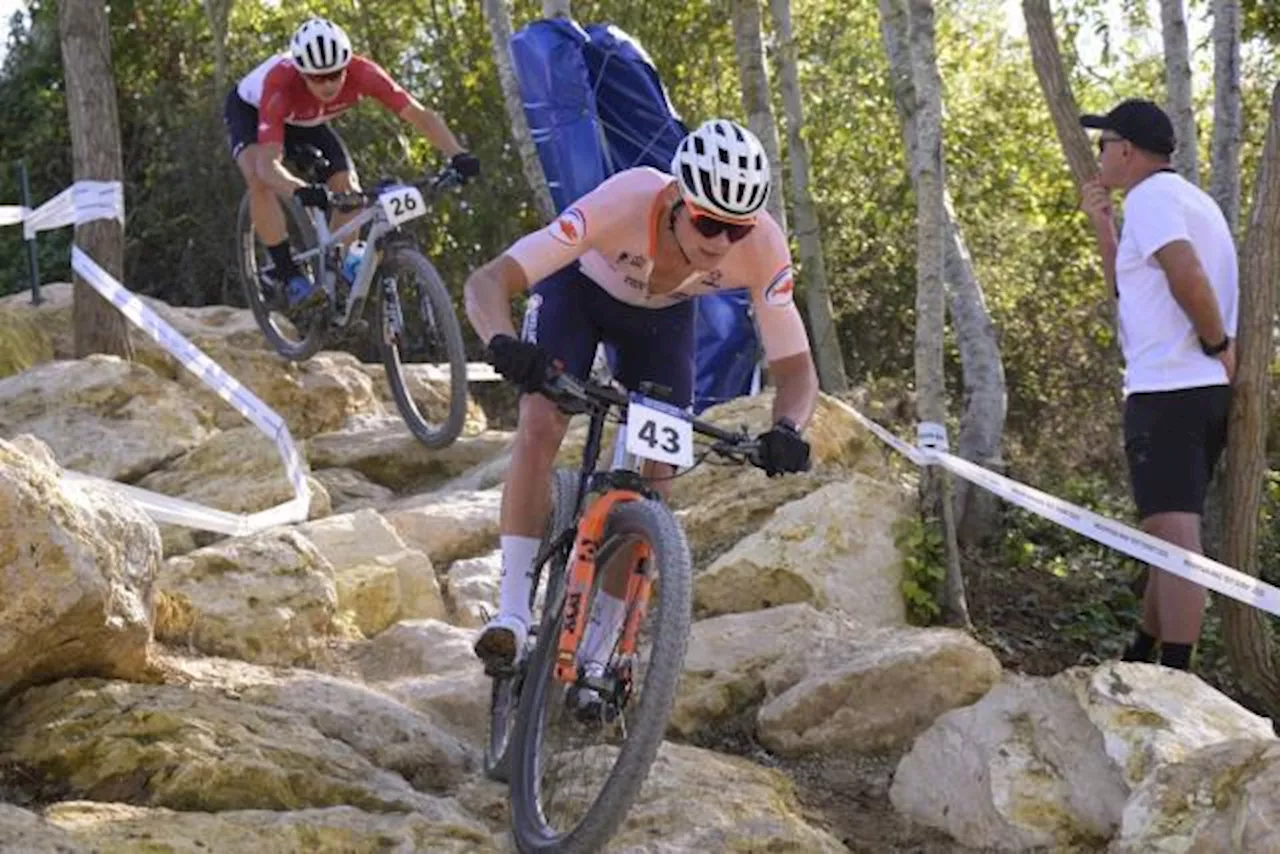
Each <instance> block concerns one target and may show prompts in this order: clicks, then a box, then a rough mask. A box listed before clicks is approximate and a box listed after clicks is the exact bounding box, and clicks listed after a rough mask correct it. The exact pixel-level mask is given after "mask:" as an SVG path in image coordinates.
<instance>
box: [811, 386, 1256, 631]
mask: <svg viewBox="0 0 1280 854" xmlns="http://www.w3.org/2000/svg"><path fill="white" fill-rule="evenodd" d="M832 402H833V403H835V404H836V406H838V407H839V408H840V409H841V410H842V411H844V412H847V413H848V414H849V415H851V416H853V418H854V419H856V420H857V421H858V422H859V423H860V424H862V425H863V426H865V427H866V428H867V429H868V430H870V431H871V432H872V433H874V434H875V435H876V436H877V437H879V438H880V439H881V440H883V441H884V442H885V443H886V444H888V445H890V446H892V447H893V448H894V449H895V450H897V451H899V452H901V453H902V454H903V455H905V456H907V457H909V458H910V459H911V460H912V461H913V462H915V463H916V464H917V465H933V464H937V465H941V466H942V467H943V468H945V469H947V470H948V471H950V472H951V473H952V474H955V475H956V476H958V477H962V478H964V479H965V480H967V481H969V482H971V483H974V484H977V485H978V486H981V487H982V488H983V489H986V490H988V491H990V492H992V493H994V494H996V495H998V496H1000V497H1001V498H1003V499H1004V500H1006V501H1008V502H1010V503H1011V504H1016V505H1018V506H1019V507H1021V508H1023V509H1024V510H1028V511H1030V512H1032V513H1035V514H1036V515H1037V516H1041V517H1043V518H1045V519H1048V520H1049V521H1051V522H1054V523H1056V524H1058V525H1061V526H1062V527H1064V528H1067V529H1069V530H1072V531H1075V532H1076V533H1077V534H1081V535H1083V536H1086V537H1088V538H1089V539H1091V540H1093V541H1095V542H1098V543H1102V544H1103V545H1104V546H1108V547H1110V548H1113V549H1115V550H1116V551H1120V552H1124V553H1125V554H1127V555H1129V556H1130V557H1132V558H1136V559H1137V560H1140V561H1142V562H1143V563H1147V564H1150V565H1152V566H1156V567H1159V568H1160V569H1163V570H1166V571H1168V572H1172V573H1173V574H1174V575H1177V576H1180V577H1181V578H1185V579H1187V580H1188V581H1191V582H1193V583H1195V584H1198V585H1200V586H1201V587H1207V588H1208V589H1210V590H1213V591H1215V592H1217V593H1221V594H1222V595H1224V596H1230V597H1231V598H1232V599H1235V600H1237V601H1240V602H1243V603H1245V604H1246V605H1252V606H1254V607H1255V608H1261V609H1262V610H1264V611H1267V612H1269V613H1271V614H1275V615H1277V616H1280V588H1276V587H1274V586H1272V585H1270V584H1268V583H1267V582H1265V581H1262V580H1260V579H1257V578H1253V577H1252V576H1249V575H1245V574H1244V573H1243V572H1240V571H1239V570H1237V569H1232V568H1231V567H1229V566H1227V565H1226V564H1222V563H1218V562H1217V561H1216V560H1211V559H1210V558H1207V557H1205V556H1204V555H1200V554H1196V553H1195V552H1193V551H1189V550H1187V549H1184V548H1182V547H1181V546H1176V545H1174V544H1173V543H1168V542H1165V541H1164V540H1161V539H1159V538H1157V537H1153V536H1151V535H1150V534H1148V533H1145V532H1143V531H1139V530H1138V529H1136V528H1131V527H1129V526H1128V525H1124V524H1122V523H1120V522H1116V521H1115V520H1113V519H1108V518H1107V517H1105V516H1101V515H1099V514H1097V513H1094V512H1093V511H1092V510H1086V509H1085V508H1083V507H1079V506H1077V505H1075V504H1072V503H1070V502H1069V501H1063V500H1062V499H1061V498H1056V497H1054V496H1052V495H1049V494H1048V493H1046V492H1041V491H1040V490H1038V489H1035V488H1033V487H1030V486H1027V485H1026V484H1024V483H1019V482H1018V481H1016V480H1010V479H1009V478H1007V477H1005V476H1004V475H1000V474H996V473H995V472H993V471H991V470H989V469H985V468H983V467H982V466H979V465H975V464H973V463H971V462H969V461H968V460H963V459H961V458H960V457H956V456H952V455H951V454H949V453H946V452H945V451H935V450H928V451H922V450H921V449H918V448H913V447H911V446H910V445H908V444H907V443H906V442H903V441H902V440H901V439H899V438H898V437H897V436H894V435H893V434H892V433H890V432H889V431H888V430H886V429H884V428H883V427H881V426H880V425H879V424H876V423H875V422H874V421H872V420H870V419H869V418H867V417H866V416H864V415H863V414H862V413H861V412H859V411H858V410H856V409H854V408H853V407H852V406H849V405H848V404H847V403H844V402H843V401H840V400H833V401H832ZM920 426H921V428H924V427H925V425H924V424H921V425H920ZM932 426H933V427H936V426H938V425H932ZM921 432H922V433H923V432H924V430H923V429H922V431H921ZM943 441H944V442H945V432H944V434H943Z"/></svg>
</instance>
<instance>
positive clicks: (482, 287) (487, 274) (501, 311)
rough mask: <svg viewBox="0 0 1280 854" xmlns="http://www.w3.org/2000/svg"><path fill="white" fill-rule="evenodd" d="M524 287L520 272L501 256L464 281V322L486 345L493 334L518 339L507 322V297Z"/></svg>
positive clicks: (527, 282) (509, 307) (511, 262)
mask: <svg viewBox="0 0 1280 854" xmlns="http://www.w3.org/2000/svg"><path fill="white" fill-rule="evenodd" d="M528 287H529V280H528V279H527V278H526V277H525V274H524V269H523V268H522V267H521V266H520V265H519V264H517V263H516V262H515V260H514V259H512V258H511V257H510V256H508V255H505V254H503V255H499V256H498V257H497V258H495V259H493V260H492V261H490V262H489V263H488V264H485V265H484V266H483V267H481V268H480V269H478V270H476V271H475V272H474V273H472V274H471V275H470V276H469V277H468V278H467V283H466V285H465V286H464V287H463V299H464V301H465V303H466V309H467V319H468V320H470V321H471V328H472V329H474V330H475V331H476V335H478V336H480V340H481V341H483V342H484V343H485V344H486V345H487V344H488V343H489V339H491V338H492V337H493V336H495V335H510V336H512V337H513V338H515V337H518V336H516V328H515V325H514V324H513V323H512V322H511V298H512V297H513V296H515V295H516V294H518V293H520V292H521V291H523V290H525V289H526V288H528Z"/></svg>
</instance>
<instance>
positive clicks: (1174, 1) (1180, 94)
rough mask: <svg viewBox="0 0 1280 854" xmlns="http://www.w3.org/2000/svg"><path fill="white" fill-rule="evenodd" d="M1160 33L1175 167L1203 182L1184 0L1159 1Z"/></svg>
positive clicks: (1190, 179) (1186, 175) (1189, 176)
mask: <svg viewBox="0 0 1280 854" xmlns="http://www.w3.org/2000/svg"><path fill="white" fill-rule="evenodd" d="M1160 21H1161V27H1160V32H1161V35H1162V36H1163V37H1164V78H1165V88H1166V100H1167V101H1168V104H1167V106H1168V108H1169V118H1171V119H1173V132H1174V135H1175V136H1176V137H1177V139H1178V147H1177V148H1176V149H1175V150H1174V152H1173V168H1174V169H1177V170H1178V174H1179V175H1181V176H1182V177H1183V178H1186V179H1187V180H1188V181H1190V182H1191V183H1192V184H1199V183H1200V167H1199V162H1198V159H1197V157H1196V114H1195V110H1193V109H1192V107H1191V58H1190V54H1189V51H1188V48H1187V18H1186V16H1185V15H1184V14H1183V12H1182V0H1160Z"/></svg>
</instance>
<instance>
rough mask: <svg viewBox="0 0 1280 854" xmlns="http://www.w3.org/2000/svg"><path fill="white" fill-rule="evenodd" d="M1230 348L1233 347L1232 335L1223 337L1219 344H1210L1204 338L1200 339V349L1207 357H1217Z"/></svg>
mask: <svg viewBox="0 0 1280 854" xmlns="http://www.w3.org/2000/svg"><path fill="white" fill-rule="evenodd" d="M1230 346H1231V336H1230V335H1223V336H1222V341H1221V342H1220V343H1218V344H1210V343H1209V342H1208V341H1206V340H1204V339H1203V338H1201V339H1200V349H1201V351H1203V352H1204V354H1205V355H1206V356H1216V355H1218V354H1219V353H1221V352H1222V351H1223V350H1225V349H1227V348H1228V347H1230Z"/></svg>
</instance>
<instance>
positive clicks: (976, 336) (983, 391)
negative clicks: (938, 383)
mask: <svg viewBox="0 0 1280 854" xmlns="http://www.w3.org/2000/svg"><path fill="white" fill-rule="evenodd" d="M906 27H907V13H906V7H905V6H904V5H903V0H880V34H881V37H882V40H883V43H884V49H885V54H886V56H887V57H888V60H889V75H890V79H891V81H892V84H893V95H894V101H895V102H896V104H897V106H898V116H899V118H900V119H901V123H902V135H903V142H904V144H905V146H906V150H907V163H908V167H909V169H910V172H911V178H912V181H913V182H915V183H917V184H918V171H917V168H916V167H917V160H916V150H917V145H916V109H917V99H916V91H915V85H914V84H913V82H912V70H911V52H910V49H909V47H908V45H907V40H906ZM943 193H944V196H945V197H946V201H945V205H946V207H945V214H946V223H945V229H946V232H945V240H946V242H945V251H946V260H945V266H944V269H943V278H944V282H945V284H946V287H947V293H948V295H949V297H950V308H951V322H952V329H953V331H954V332H955V336H956V343H957V345H958V346H959V350H960V365H961V371H962V374H963V380H964V394H965V405H964V411H963V413H962V415H961V417H960V437H959V441H958V450H959V453H960V456H962V457H964V458H965V459H966V460H969V461H971V462H974V463H977V464H978V465H981V466H986V467H988V468H994V469H997V470H1000V469H1002V468H1003V458H1002V456H1001V446H1002V444H1003V440H1004V422H1005V414H1006V393H1005V381H1004V365H1003V363H1002V362H1001V358H1000V347H999V343H998V342H997V340H996V335H995V328H994V326H993V325H992V322H991V316H990V315H989V314H988V313H987V306H986V299H985V297H984V296H983V293H982V288H981V286H980V285H979V284H978V280H977V276H976V274H975V273H974V270H973V263H972V261H971V259H970V257H969V252H968V250H967V249H966V248H965V245H964V237H963V235H962V234H961V231H960V226H959V224H958V223H957V222H956V219H955V215H954V212H953V210H952V208H951V202H950V198H949V195H948V194H947V193H946V179H945V169H944V170H943ZM999 509H1000V507H999V500H998V499H997V498H996V497H995V496H994V495H992V494H991V493H989V492H987V491H986V490H984V489H981V488H979V487H976V486H974V485H973V484H971V483H969V482H967V481H961V482H960V483H959V484H958V486H957V489H956V517H957V527H958V534H959V536H960V539H961V540H963V541H964V542H968V543H973V542H978V541H980V540H982V539H985V538H986V537H987V536H989V535H990V534H992V533H994V531H995V527H996V522H997V520H998V516H999Z"/></svg>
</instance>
